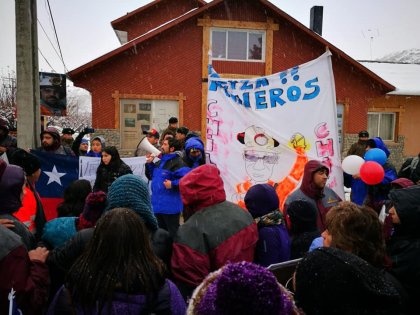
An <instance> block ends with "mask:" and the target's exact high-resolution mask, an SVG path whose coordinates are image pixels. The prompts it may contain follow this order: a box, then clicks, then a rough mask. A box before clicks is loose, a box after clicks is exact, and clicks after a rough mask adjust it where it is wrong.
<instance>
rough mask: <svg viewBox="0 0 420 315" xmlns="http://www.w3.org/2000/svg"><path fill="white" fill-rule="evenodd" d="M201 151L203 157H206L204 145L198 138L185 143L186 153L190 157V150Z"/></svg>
mask: <svg viewBox="0 0 420 315" xmlns="http://www.w3.org/2000/svg"><path fill="white" fill-rule="evenodd" d="M193 148H194V149H199V150H200V151H201V155H202V156H204V144H203V141H201V139H200V138H198V137H192V138H189V139H188V140H187V142H185V153H186V155H187V156H188V157H189V154H188V152H189V151H190V149H193Z"/></svg>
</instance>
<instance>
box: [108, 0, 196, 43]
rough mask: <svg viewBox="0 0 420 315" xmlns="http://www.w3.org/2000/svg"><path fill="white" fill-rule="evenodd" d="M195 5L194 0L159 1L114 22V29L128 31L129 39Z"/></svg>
mask: <svg viewBox="0 0 420 315" xmlns="http://www.w3.org/2000/svg"><path fill="white" fill-rule="evenodd" d="M196 7H197V2H196V1H194V0H176V1H174V0H165V1H161V2H160V3H157V4H155V5H153V6H151V7H150V8H147V9H145V10H144V11H142V12H139V13H138V14H133V15H132V16H130V17H127V18H126V19H124V20H122V21H121V22H119V23H117V24H114V29H117V30H120V31H126V32H128V40H129V41H130V40H132V39H134V38H136V37H138V36H140V35H142V34H144V33H146V32H148V31H150V30H152V29H154V28H156V27H158V26H159V25H162V24H163V23H166V22H167V21H170V20H172V19H174V18H176V17H178V16H180V15H181V14H184V13H186V12H188V11H190V10H191V9H193V8H196Z"/></svg>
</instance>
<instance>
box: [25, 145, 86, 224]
mask: <svg viewBox="0 0 420 315" xmlns="http://www.w3.org/2000/svg"><path fill="white" fill-rule="evenodd" d="M31 153H32V154H34V155H35V156H36V157H37V158H38V159H39V161H40V162H41V175H40V177H39V180H38V182H37V183H36V190H37V191H38V194H39V196H40V197H41V202H42V205H43V207H44V212H45V216H46V218H47V221H49V220H51V219H54V218H56V217H57V206H58V205H59V204H60V203H61V202H62V201H63V195H64V189H65V188H66V187H67V186H68V185H70V183H71V182H73V181H75V180H77V179H78V171H79V158H78V157H75V156H68V155H61V154H53V153H48V152H43V151H38V150H31Z"/></svg>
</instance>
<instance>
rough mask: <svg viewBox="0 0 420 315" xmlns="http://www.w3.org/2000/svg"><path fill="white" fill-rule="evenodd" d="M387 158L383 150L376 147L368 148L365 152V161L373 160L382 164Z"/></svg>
mask: <svg viewBox="0 0 420 315" xmlns="http://www.w3.org/2000/svg"><path fill="white" fill-rule="evenodd" d="M386 160H387V156H386V154H385V152H384V151H382V150H381V149H378V148H374V149H370V150H369V151H367V152H366V153H365V161H374V162H377V163H379V164H381V165H384V164H385V162H386Z"/></svg>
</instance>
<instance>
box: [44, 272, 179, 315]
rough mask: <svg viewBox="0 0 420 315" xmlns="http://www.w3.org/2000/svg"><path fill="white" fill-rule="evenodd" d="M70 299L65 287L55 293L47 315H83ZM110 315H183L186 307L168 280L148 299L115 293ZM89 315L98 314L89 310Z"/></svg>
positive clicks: (142, 295)
mask: <svg viewBox="0 0 420 315" xmlns="http://www.w3.org/2000/svg"><path fill="white" fill-rule="evenodd" d="M70 301H71V297H70V294H69V292H68V290H67V289H66V288H65V287H61V289H60V290H59V291H58V292H57V294H56V296H55V298H54V300H53V302H52V303H51V305H50V307H49V309H48V312H47V315H53V314H60V315H62V314H85V312H83V309H82V308H81V307H80V306H75V307H74V306H72V305H71V304H70ZM111 309H112V311H111V313H110V315H111V314H115V315H120V314H174V315H184V314H185V311H186V306H185V302H184V299H183V298H182V296H181V294H180V292H179V290H178V288H177V287H176V286H175V284H173V283H172V282H171V281H170V280H165V283H164V285H163V286H162V288H161V289H160V290H159V291H158V292H156V293H155V294H154V295H152V299H151V300H150V298H149V299H148V298H147V296H146V295H144V294H126V293H122V292H121V293H117V294H115V296H114V299H113V301H112V307H111ZM89 314H91V315H95V314H98V312H97V310H91V311H90V313H89Z"/></svg>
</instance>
